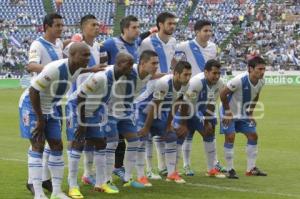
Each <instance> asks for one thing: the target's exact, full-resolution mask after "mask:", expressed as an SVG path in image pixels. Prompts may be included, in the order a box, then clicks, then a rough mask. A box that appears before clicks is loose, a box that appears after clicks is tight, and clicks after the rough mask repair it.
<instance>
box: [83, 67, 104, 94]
mask: <svg viewBox="0 0 300 199" xmlns="http://www.w3.org/2000/svg"><path fill="white" fill-rule="evenodd" d="M100 73H101V72H98V73H96V74H94V75H92V76H91V77H90V78H88V79H87V80H86V81H85V82H83V84H82V86H81V87H80V90H81V92H83V93H84V94H86V95H93V94H95V93H96V92H97V91H99V90H101V89H104V88H105V87H106V81H105V80H106V78H105V75H103V74H104V73H101V74H100Z"/></svg>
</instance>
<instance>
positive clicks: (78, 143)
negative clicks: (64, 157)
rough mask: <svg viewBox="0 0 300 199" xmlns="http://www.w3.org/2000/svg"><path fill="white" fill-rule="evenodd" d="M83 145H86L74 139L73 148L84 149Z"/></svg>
mask: <svg viewBox="0 0 300 199" xmlns="http://www.w3.org/2000/svg"><path fill="white" fill-rule="evenodd" d="M83 147H84V144H83V143H80V142H77V141H73V142H72V143H71V148H72V149H76V150H77V151H83Z"/></svg>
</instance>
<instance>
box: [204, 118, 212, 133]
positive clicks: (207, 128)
mask: <svg viewBox="0 0 300 199" xmlns="http://www.w3.org/2000/svg"><path fill="white" fill-rule="evenodd" d="M212 133H214V128H213V125H212V124H211V122H209V121H204V135H211V134H212Z"/></svg>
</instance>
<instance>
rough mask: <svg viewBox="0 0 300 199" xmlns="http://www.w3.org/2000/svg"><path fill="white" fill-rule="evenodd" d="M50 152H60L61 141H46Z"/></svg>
mask: <svg viewBox="0 0 300 199" xmlns="http://www.w3.org/2000/svg"><path fill="white" fill-rule="evenodd" d="M47 141H48V143H49V146H50V149H51V150H52V151H62V150H63V143H62V140H50V139H49V140H47Z"/></svg>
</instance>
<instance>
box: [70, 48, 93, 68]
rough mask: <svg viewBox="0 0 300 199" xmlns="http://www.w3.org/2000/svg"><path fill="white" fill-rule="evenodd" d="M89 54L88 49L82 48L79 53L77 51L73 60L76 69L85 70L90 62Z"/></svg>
mask: <svg viewBox="0 0 300 199" xmlns="http://www.w3.org/2000/svg"><path fill="white" fill-rule="evenodd" d="M90 56H91V52H90V50H89V49H88V48H84V49H82V50H81V51H77V53H76V54H75V56H74V57H73V59H75V61H74V62H75V63H76V64H77V66H78V68H86V66H87V65H88V63H89V61H90Z"/></svg>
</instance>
